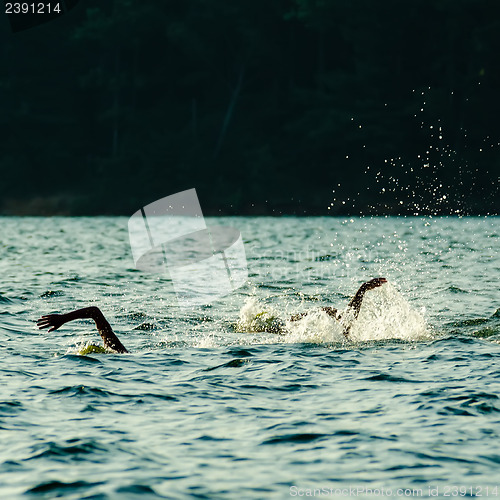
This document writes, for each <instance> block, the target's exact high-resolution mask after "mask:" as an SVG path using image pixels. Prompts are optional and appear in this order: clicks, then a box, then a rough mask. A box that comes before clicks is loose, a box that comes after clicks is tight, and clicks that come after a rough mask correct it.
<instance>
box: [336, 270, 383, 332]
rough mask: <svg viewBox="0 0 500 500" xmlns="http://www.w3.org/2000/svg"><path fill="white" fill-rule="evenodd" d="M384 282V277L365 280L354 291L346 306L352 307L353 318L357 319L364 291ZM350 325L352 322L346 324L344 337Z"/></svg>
mask: <svg viewBox="0 0 500 500" xmlns="http://www.w3.org/2000/svg"><path fill="white" fill-rule="evenodd" d="M384 283H387V280H386V279H385V278H374V279H372V280H370V281H367V282H366V283H363V284H362V285H361V286H360V287H359V290H358V291H357V292H356V295H355V296H354V297H353V298H352V299H351V301H350V302H349V304H348V306H347V308H348V309H352V310H353V311H354V320H356V319H358V316H359V311H360V310H361V304H362V303H363V298H364V296H365V293H366V292H368V291H369V290H373V289H374V288H378V287H379V286H382V285H383V284H384ZM351 327H352V323H351V324H350V325H348V326H347V327H346V329H345V330H344V332H343V333H344V335H345V336H346V337H349V332H350V330H351Z"/></svg>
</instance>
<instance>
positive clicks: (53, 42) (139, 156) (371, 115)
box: [0, 0, 500, 215]
mask: <svg viewBox="0 0 500 500" xmlns="http://www.w3.org/2000/svg"><path fill="white" fill-rule="evenodd" d="M499 33H500V2H498V1H497V0H433V1H431V0H419V1H414V2H403V1H401V0H383V1H373V0H262V1H256V0H238V1H230V0H164V1H158V2H156V1H155V2H153V1H145V0H85V1H83V0H82V1H81V2H80V4H79V6H78V7H76V8H75V9H73V10H72V11H71V12H70V13H67V14H66V15H65V16H62V17H61V18H60V19H57V20H55V21H53V22H50V23H47V24H46V25H42V26H40V27H37V28H33V29H31V30H26V31H24V32H20V33H16V34H11V33H10V32H9V31H8V27H7V22H5V23H4V26H3V28H2V30H1V37H2V40H1V42H2V43H1V46H0V59H1V67H2V68H3V70H2V73H1V74H0V102H1V104H2V105H1V109H2V113H1V115H0V134H1V136H0V137H1V139H0V140H1V146H2V147H1V148H0V169H1V172H2V182H1V183H0V209H3V212H4V213H9V212H10V213H13V212H16V213H50V212H58V213H70V214H97V213H102V214H132V213H133V212H135V211H136V210H137V209H138V208H140V207H141V206H142V205H144V204H146V203H149V202H151V201H154V200H155V199H157V198H159V197H162V196H166V195H169V194H172V193H175V192H177V191H179V190H183V189H188V188H191V187H195V188H196V189H197V191H198V195H199V197H200V201H201V203H202V207H203V209H204V211H205V213H207V214H208V213H213V214H219V213H235V214H247V213H249V214H253V213H257V214H260V213H265V214H276V215H277V214H281V213H292V214H298V215H301V214H330V213H331V214H339V213H342V214H347V213H352V214H357V213H364V214H366V213H389V214H394V213H494V212H498V211H499V204H500V203H499V201H498V199H499V197H498V196H497V192H498V187H499V177H498V176H499V173H498V172H499V166H500V146H499V142H500V127H499V125H498V118H497V117H498V116H499V113H500V100H499V98H498V89H499V88H500V65H499V64H498V54H499V53H500V35H499ZM421 109H422V110H423V111H421ZM431 127H432V128H431ZM440 137H441V138H440ZM431 146H432V147H431ZM339 184H340V187H339ZM333 190H335V192H333ZM34 200H35V201H34ZM328 207H330V209H328V210H327V208H328Z"/></svg>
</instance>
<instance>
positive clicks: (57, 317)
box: [36, 314, 66, 332]
mask: <svg viewBox="0 0 500 500" xmlns="http://www.w3.org/2000/svg"><path fill="white" fill-rule="evenodd" d="M64 323H66V320H65V319H64V314H48V315H46V316H42V317H41V318H40V319H38V320H37V322H36V326H38V328H39V329H40V330H42V329H43V328H49V327H51V328H50V330H49V332H53V331H54V330H57V329H58V328H59V327H60V326H62V325H64Z"/></svg>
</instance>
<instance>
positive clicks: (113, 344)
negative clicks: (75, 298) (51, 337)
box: [37, 306, 128, 353]
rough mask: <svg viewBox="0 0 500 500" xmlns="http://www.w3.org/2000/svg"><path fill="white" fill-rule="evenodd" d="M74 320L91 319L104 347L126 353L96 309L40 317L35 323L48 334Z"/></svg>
mask: <svg viewBox="0 0 500 500" xmlns="http://www.w3.org/2000/svg"><path fill="white" fill-rule="evenodd" d="M75 319H93V320H94V321H95V325H96V327H97V330H98V331H99V334H100V335H101V337H102V340H103V342H104V346H105V347H107V348H108V349H111V350H113V351H115V352H120V353H123V352H128V351H127V349H126V348H125V346H124V345H123V344H122V343H121V342H120V340H119V339H118V337H117V336H116V335H115V333H114V332H113V329H112V328H111V325H110V324H109V323H108V321H107V320H106V318H105V317H104V314H102V312H101V310H100V309H99V308H98V307H95V306H92V307H84V308H83V309H78V310H76V311H71V312H69V313H66V314H49V315H47V316H42V317H41V318H40V319H39V320H38V321H37V326H38V328H40V329H42V328H48V327H51V328H50V329H49V332H52V331H54V330H57V329H58V328H59V327H60V326H62V325H64V323H67V322H68V321H73V320H75Z"/></svg>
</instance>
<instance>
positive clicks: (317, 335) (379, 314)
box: [236, 283, 431, 343]
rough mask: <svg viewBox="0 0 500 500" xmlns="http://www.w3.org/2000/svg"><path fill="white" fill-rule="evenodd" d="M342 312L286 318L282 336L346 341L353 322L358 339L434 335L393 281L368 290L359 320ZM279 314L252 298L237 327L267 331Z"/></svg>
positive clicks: (298, 339) (314, 311)
mask: <svg viewBox="0 0 500 500" xmlns="http://www.w3.org/2000/svg"><path fill="white" fill-rule="evenodd" d="M340 314H341V316H342V319H341V320H340V321H338V320H336V319H334V318H332V317H331V316H329V315H328V314H327V313H326V312H324V311H323V310H321V309H320V308H315V309H311V310H310V311H309V312H308V314H307V315H305V316H304V317H303V318H301V319H300V320H298V321H289V320H287V319H286V318H284V321H283V322H282V324H283V331H282V333H283V334H284V336H282V337H281V339H282V340H284V341H285V342H312V343H331V342H334V343H337V342H345V341H346V338H345V336H344V334H343V332H344V330H345V329H346V327H348V326H349V325H351V328H350V331H349V340H350V341H354V342H363V341H373V340H384V339H401V340H408V341H411V340H423V339H426V338H427V339H428V338H431V333H430V332H429V330H428V327H427V324H426V322H425V319H424V317H423V315H422V314H420V313H419V312H418V311H416V310H415V309H413V308H412V307H411V306H410V304H409V303H408V302H407V301H406V300H405V298H404V297H403V296H402V295H401V294H400V293H399V292H398V291H397V290H396V288H395V287H394V286H393V285H391V284H390V283H387V284H385V285H383V286H382V287H380V288H376V289H374V290H370V291H369V292H367V293H366V295H365V297H364V299H363V303H362V306H361V310H360V313H359V316H358V319H357V320H356V321H354V317H353V311H352V309H346V310H344V311H340ZM278 316H279V314H278V312H277V311H275V310H273V309H271V308H270V307H269V306H266V305H264V304H263V303H261V302H259V300H258V299H257V298H255V297H251V298H249V299H247V300H246V302H245V304H244V305H243V307H242V308H241V310H240V314H239V320H238V323H237V325H236V329H237V331H239V332H253V333H254V332H264V331H266V326H267V325H269V323H270V322H271V321H275V319H276V318H277V317H278ZM282 316H283V315H282Z"/></svg>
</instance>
